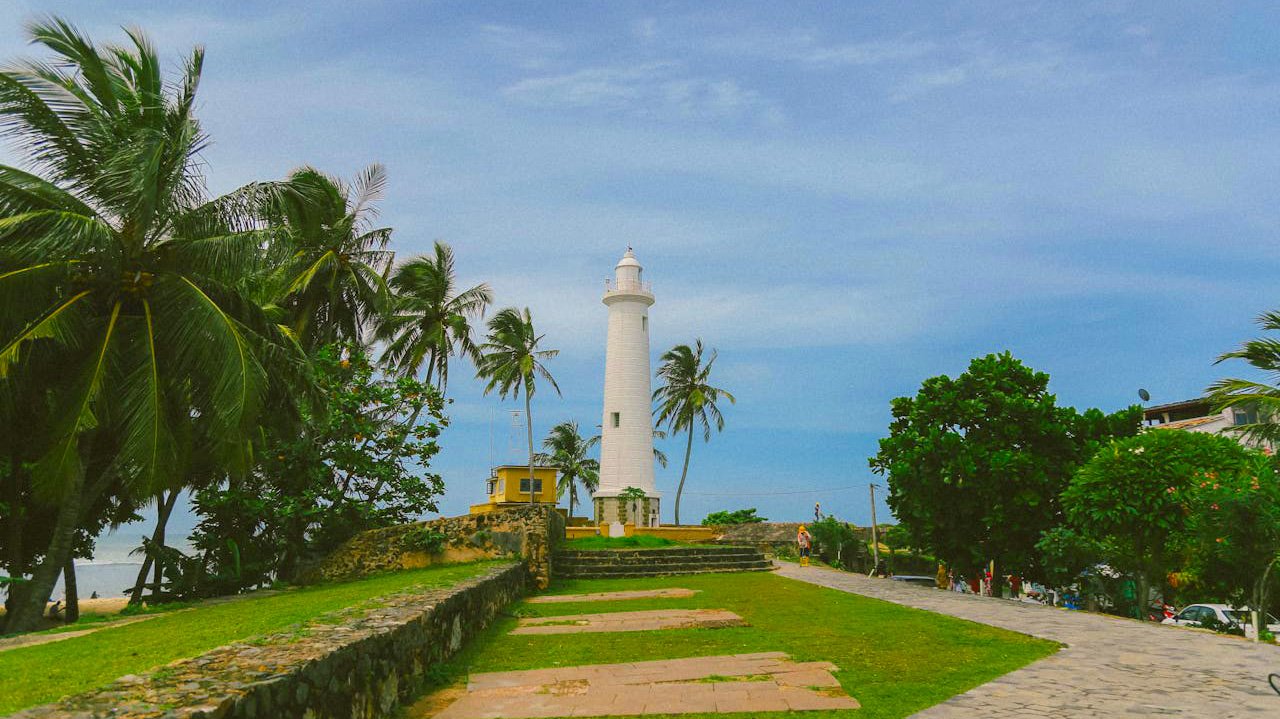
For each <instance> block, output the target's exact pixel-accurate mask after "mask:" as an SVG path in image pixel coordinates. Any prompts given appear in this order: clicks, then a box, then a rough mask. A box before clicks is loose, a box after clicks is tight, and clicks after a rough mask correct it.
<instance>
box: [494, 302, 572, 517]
mask: <svg viewBox="0 0 1280 719" xmlns="http://www.w3.org/2000/svg"><path fill="white" fill-rule="evenodd" d="M543 337H545V335H540V334H538V333H537V332H535V331H534V329H533V317H532V316H531V315H530V314H529V308H528V307H526V308H524V311H523V312H521V311H520V310H518V309H516V308H514V307H508V308H506V309H503V310H500V311H499V312H498V314H496V315H494V316H493V318H491V319H490V320H489V335H488V339H487V341H486V342H485V343H484V344H483V345H481V346H480V362H479V363H478V364H477V365H476V376H477V377H479V378H481V379H486V380H488V384H486V385H485V388H484V393H485V394H489V393H490V392H492V391H494V390H495V389H496V390H497V391H498V396H500V397H502V398H503V399H506V398H507V397H508V396H511V397H520V396H522V395H523V396H524V417H525V425H526V429H527V430H528V436H529V503H530V504H533V503H534V502H535V501H536V500H537V495H536V494H535V493H534V491H533V486H534V485H533V466H534V450H533V403H532V400H533V395H534V393H535V392H536V391H537V378H538V377H541V378H542V379H544V380H546V382H547V384H549V385H551V388H552V389H554V390H555V391H556V394H557V395H558V394H560V387H559V385H557V384H556V380H555V378H554V377H552V376H551V373H550V372H548V371H547V368H546V365H545V364H544V362H546V361H547V360H549V359H552V358H554V357H555V356H556V355H558V354H560V350H545V349H538V346H539V344H540V343H541V342H542V340H543Z"/></svg>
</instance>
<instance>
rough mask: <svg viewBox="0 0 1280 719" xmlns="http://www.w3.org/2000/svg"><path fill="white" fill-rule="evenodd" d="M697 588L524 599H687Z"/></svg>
mask: <svg viewBox="0 0 1280 719" xmlns="http://www.w3.org/2000/svg"><path fill="white" fill-rule="evenodd" d="M697 593H698V590H695V589H683V588H680V587H671V588H669V589H635V590H631V591H627V592H595V593H592V594H549V595H544V596H541V597H530V598H529V599H526V600H525V601H527V602H528V603H530V604H558V603H561V602H616V601H621V600H625V599H687V598H689V597H692V596H693V595H695V594H697Z"/></svg>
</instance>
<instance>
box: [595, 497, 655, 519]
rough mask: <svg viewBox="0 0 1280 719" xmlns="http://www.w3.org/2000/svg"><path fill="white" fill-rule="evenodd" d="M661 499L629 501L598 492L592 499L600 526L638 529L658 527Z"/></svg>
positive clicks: (648, 498) (644, 498)
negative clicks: (620, 526)
mask: <svg viewBox="0 0 1280 719" xmlns="http://www.w3.org/2000/svg"><path fill="white" fill-rule="evenodd" d="M661 501H662V500H661V498H659V497H642V498H639V499H629V498H625V497H619V496H617V495H614V496H606V495H604V494H602V493H599V492H597V493H596V495H595V496H594V497H593V498H592V503H593V505H594V506H595V516H594V518H595V523H596V524H597V525H599V524H614V523H617V524H623V525H625V524H633V525H635V526H637V527H656V526H658V524H659V518H660V517H661V516H662V515H661V513H660V512H659V510H660V508H661V507H660V505H661Z"/></svg>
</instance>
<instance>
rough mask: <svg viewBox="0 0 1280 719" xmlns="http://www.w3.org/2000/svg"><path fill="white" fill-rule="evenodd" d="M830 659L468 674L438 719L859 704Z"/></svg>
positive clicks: (747, 657) (775, 655)
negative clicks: (461, 690) (463, 689)
mask: <svg viewBox="0 0 1280 719" xmlns="http://www.w3.org/2000/svg"><path fill="white" fill-rule="evenodd" d="M835 669H836V667H835V665H834V664H831V663H830V662H793V661H791V659H790V657H788V656H787V655H786V654H785V653H783V652H765V653H757V654H735V655H729V656H715V657H689V658H685V659H667V660H660V661H651V662H633V663H624V664H598V665H590V666H581V667H558V668H554V669H530V670H525V671H515V672H492V673H487V674H475V675H472V677H471V681H470V682H469V683H468V684H467V691H466V693H465V694H463V695H462V696H461V697H460V698H458V699H457V701H455V702H453V703H452V704H450V705H449V706H448V707H447V708H446V709H445V710H444V711H442V712H440V713H438V714H436V715H435V716H436V719H532V718H534V717H597V716H618V715H637V714H641V715H642V714H694V713H728V712H765V711H788V710H790V711H821V710H831V709H857V708H858V702H857V700H855V699H854V698H853V697H850V696H848V695H847V694H845V693H844V692H843V691H842V690H841V689H840V683H839V682H838V681H836V679H835V677H833V676H831V672H832V671H834V670H835Z"/></svg>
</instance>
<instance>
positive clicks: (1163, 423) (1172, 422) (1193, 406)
mask: <svg viewBox="0 0 1280 719" xmlns="http://www.w3.org/2000/svg"><path fill="white" fill-rule="evenodd" d="M1142 419H1143V424H1145V425H1146V426H1148V427H1154V428H1157V429H1181V430H1185V431H1188V432H1205V433H1208V434H1225V435H1226V436H1228V437H1231V438H1233V439H1235V440H1237V441H1239V442H1240V443H1241V444H1243V445H1245V446H1248V447H1257V448H1260V449H1266V450H1274V449H1275V448H1274V447H1272V446H1271V445H1270V444H1269V443H1266V442H1261V443H1259V442H1252V441H1249V440H1246V439H1245V436H1244V435H1243V434H1241V433H1240V432H1232V431H1228V430H1230V429H1231V428H1232V427H1239V426H1241V425H1246V424H1255V423H1257V421H1258V410H1257V409H1255V408H1251V407H1250V408H1246V407H1228V408H1227V409H1223V410H1216V409H1215V408H1214V406H1213V403H1212V402H1210V401H1209V400H1208V399H1205V398H1203V397H1201V398H1197V399H1188V400H1183V401H1182V402H1171V403H1169V404H1162V405H1156V406H1154V407H1147V408H1145V409H1143V410H1142Z"/></svg>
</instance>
